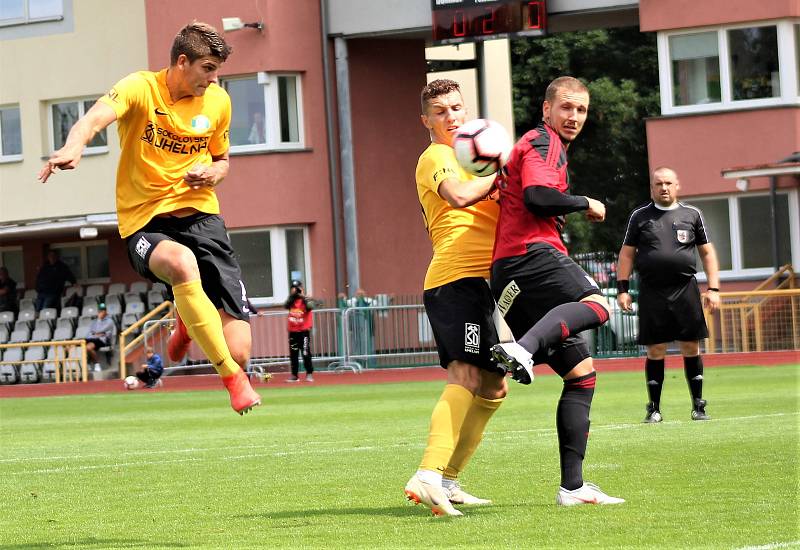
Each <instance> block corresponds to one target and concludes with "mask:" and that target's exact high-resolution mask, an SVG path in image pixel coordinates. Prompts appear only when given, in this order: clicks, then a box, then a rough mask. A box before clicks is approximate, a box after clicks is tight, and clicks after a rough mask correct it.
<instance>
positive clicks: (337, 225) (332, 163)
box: [319, 0, 344, 294]
mask: <svg viewBox="0 0 800 550" xmlns="http://www.w3.org/2000/svg"><path fill="white" fill-rule="evenodd" d="M319 11H320V17H321V19H322V72H323V78H322V81H323V83H324V85H325V124H326V126H327V132H328V171H329V172H330V178H331V179H330V184H331V214H332V218H333V262H334V265H335V283H336V293H337V294H338V293H340V292H344V264H343V263H342V254H341V246H340V245H341V242H342V206H341V205H342V201H341V197H340V194H339V165H338V163H337V162H336V152H335V149H336V140H335V139H334V138H335V135H334V129H333V125H334V124H335V120H334V118H333V90H332V89H331V84H330V79H329V78H328V76H329V75H330V60H329V59H328V1H327V0H319Z"/></svg>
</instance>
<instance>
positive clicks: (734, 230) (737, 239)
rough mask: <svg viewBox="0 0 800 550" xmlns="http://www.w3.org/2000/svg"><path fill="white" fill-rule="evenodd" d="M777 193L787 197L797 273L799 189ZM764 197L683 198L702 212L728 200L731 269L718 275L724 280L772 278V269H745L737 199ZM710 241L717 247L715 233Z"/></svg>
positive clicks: (761, 193) (700, 276) (759, 194)
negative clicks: (707, 205) (705, 204)
mask: <svg viewBox="0 0 800 550" xmlns="http://www.w3.org/2000/svg"><path fill="white" fill-rule="evenodd" d="M777 194H778V195H786V196H787V201H788V207H789V236H790V240H789V244H790V246H791V256H792V257H791V261H792V268H793V269H795V270H797V269H798V267H800V214H798V199H799V198H798V192H797V190H796V189H778V190H777ZM765 196H769V191H757V192H752V193H737V194H734V195H702V196H697V197H683V198H682V199H681V202H684V203H688V204H691V205H694V204H697V207H698V208H700V210H701V211H702V210H703V201H707V200H720V199H727V202H728V219H729V227H728V230H729V231H730V236H731V269H726V270H724V271H722V270H720V272H719V276H720V279H721V280H723V281H724V280H741V279H759V278H764V277H769V276H770V275H772V273H773V268H772V266H770V267H756V268H743V267H742V261H743V260H742V224H741V216H740V214H739V200H738V199H740V198H750V197H765ZM711 239H712V240H711V243H712V244H715V243H714V233H713V230H712V232H711ZM767 245H769V243H766V244H765V246H767ZM715 246H716V244H715ZM697 280H698V281H700V282H705V281H706V274H705V273H704V272H702V271H699V272H698V273H697Z"/></svg>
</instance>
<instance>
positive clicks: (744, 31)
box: [658, 21, 800, 114]
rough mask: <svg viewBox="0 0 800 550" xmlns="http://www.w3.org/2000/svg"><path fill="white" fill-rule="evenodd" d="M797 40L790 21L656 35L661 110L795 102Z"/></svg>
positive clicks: (674, 111) (799, 52) (799, 87)
mask: <svg viewBox="0 0 800 550" xmlns="http://www.w3.org/2000/svg"><path fill="white" fill-rule="evenodd" d="M799 41H800V31H798V25H797V24H795V23H794V22H789V21H779V22H778V23H777V24H775V23H770V24H759V25H755V24H751V25H749V26H730V27H722V28H714V29H704V30H701V31H692V32H685V31H684V32H680V31H678V32H662V33H659V36H658V51H659V71H660V80H661V111H662V113H663V114H679V113H693V112H708V111H720V110H730V109H739V108H751V107H764V106H771V105H784V104H789V105H797V103H798V95H800V91H799V90H800V79H799V78H797V77H795V76H796V73H799V72H800V67H798V58H800V45H799V44H798V42H799ZM782 78H783V79H784V80H783V81H782Z"/></svg>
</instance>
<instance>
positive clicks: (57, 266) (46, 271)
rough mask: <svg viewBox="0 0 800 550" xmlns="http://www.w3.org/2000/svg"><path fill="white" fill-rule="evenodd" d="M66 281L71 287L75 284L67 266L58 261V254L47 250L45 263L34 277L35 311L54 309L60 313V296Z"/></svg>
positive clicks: (73, 276)
mask: <svg viewBox="0 0 800 550" xmlns="http://www.w3.org/2000/svg"><path fill="white" fill-rule="evenodd" d="M67 281H69V282H70V283H72V284H73V285H74V284H76V282H77V281H76V279H75V275H74V274H73V273H72V271H71V270H70V269H69V267H68V266H67V264H65V263H64V262H62V261H61V260H60V259H59V257H58V252H57V251H56V250H53V249H50V250H48V251H47V261H46V262H45V263H44V264H43V265H42V267H41V268H40V269H39V273H38V274H37V275H36V302H35V303H34V308H35V309H36V311H41V310H42V309H44V308H47V307H54V308H56V309H57V310H58V311H61V295H62V294H63V293H64V286H65V284H66V283H67Z"/></svg>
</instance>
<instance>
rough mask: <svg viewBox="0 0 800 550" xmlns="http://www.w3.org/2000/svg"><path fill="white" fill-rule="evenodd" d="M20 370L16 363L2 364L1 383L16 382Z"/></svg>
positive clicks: (0, 366) (0, 371)
mask: <svg viewBox="0 0 800 550" xmlns="http://www.w3.org/2000/svg"><path fill="white" fill-rule="evenodd" d="M17 382H19V372H18V371H17V366H16V365H0V384H16V383H17Z"/></svg>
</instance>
